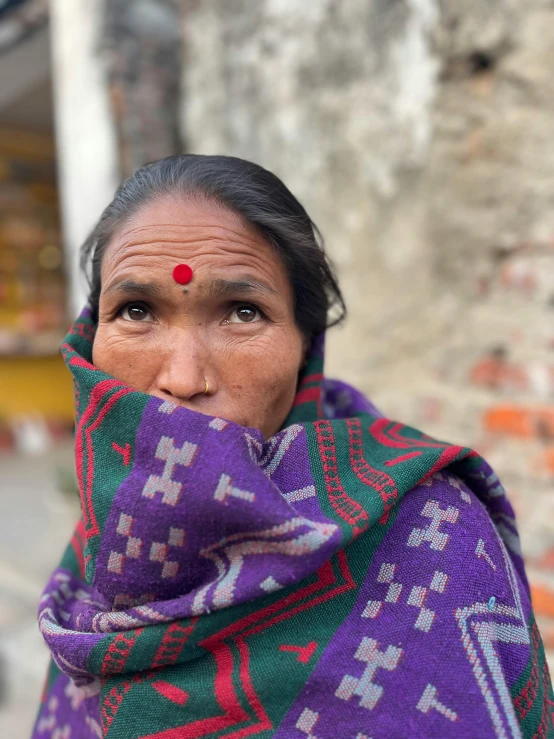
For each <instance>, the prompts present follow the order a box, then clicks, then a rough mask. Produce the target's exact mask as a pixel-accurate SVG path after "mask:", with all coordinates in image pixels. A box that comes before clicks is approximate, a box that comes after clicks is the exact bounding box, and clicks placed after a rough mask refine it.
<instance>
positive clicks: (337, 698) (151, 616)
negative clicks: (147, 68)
mask: <svg viewBox="0 0 554 739" xmlns="http://www.w3.org/2000/svg"><path fill="white" fill-rule="evenodd" d="M316 233H317V232H316V229H315V227H314V225H313V223H312V222H311V220H310V218H309V217H308V215H307V214H306V212H305V210H304V208H303V207H302V206H301V205H300V204H299V202H298V201H297V200H296V199H295V198H294V196H293V195H292V194H291V193H290V192H289V191H288V190H287V188H286V187H285V186H284V185H283V183H282V182H280V180H278V179H277V177H275V176H274V175H272V174H271V173H269V172H267V171H266V170H264V169H262V168H261V167H258V166H256V165H254V164H251V163H249V162H245V161H242V160H240V159H234V158H230V157H203V156H192V155H190V156H177V157H170V158H168V159H165V160H162V161H160V162H156V163H154V164H152V165H149V166H147V167H143V168H142V169H140V170H139V171H138V172H136V173H135V174H134V175H133V176H132V177H131V178H130V179H129V180H128V181H127V182H125V183H124V184H123V185H122V186H121V188H120V189H119V190H118V192H117V193H116V195H115V198H114V200H113V202H112V203H111V204H110V205H109V206H108V208H107V209H106V211H105V212H104V214H103V215H102V218H101V219H100V222H99V224H98V225H97V227H96V228H95V230H94V232H93V233H92V235H91V237H90V238H89V240H88V241H87V243H86V244H85V246H84V261H85V264H88V263H89V262H90V265H91V277H90V279H91V290H90V305H89V306H88V307H87V309H86V310H85V311H84V312H83V313H82V315H81V316H80V318H79V319H78V320H77V322H76V323H75V325H74V326H73V328H72V329H71V331H70V333H69V335H68V337H67V341H66V343H65V344H64V346H63V352H64V355H65V358H66V362H67V365H68V367H69V369H70V370H71V372H72V373H73V375H74V378H75V395H76V414H77V421H78V426H77V435H76V466H77V472H78V475H79V482H80V490H81V501H82V520H81V521H80V523H79V525H78V526H77V529H76V531H75V535H74V536H73V538H72V540H71V543H70V545H69V546H68V548H67V550H66V553H65V555H64V557H63V559H62V562H61V564H60V567H59V568H58V569H57V570H56V571H55V573H54V575H53V576H52V579H51V581H50V583H49V584H48V586H47V588H46V590H45V592H44V595H43V597H42V599H41V603H40V609H39V624H40V628H41V631H42V633H43V635H44V638H45V640H46V642H47V644H48V646H49V648H50V650H51V652H52V656H53V661H52V664H51V669H50V671H49V675H48V680H47V683H46V686H45V691H44V697H43V702H42V706H41V709H40V712H39V716H38V719H37V722H36V726H35V733H34V736H35V737H37V738H38V737H40V738H42V737H55V738H56V739H61V738H63V739H68V738H69V737H79V738H80V737H85V738H88V737H96V736H102V735H103V736H106V737H109V738H110V739H122V738H125V739H134V738H135V737H156V738H159V739H161V738H162V737H163V738H164V739H176V738H177V737H179V738H181V737H183V738H184V737H190V738H192V737H234V738H235V739H238V738H239V737H247V736H248V737H250V736H252V737H277V738H280V739H283V738H287V737H298V738H299V739H300V738H302V737H304V738H305V737H309V738H310V739H316V738H317V739H329V738H333V739H336V738H339V739H364V738H366V739H368V738H369V737H370V736H371V737H373V739H377V738H378V737H443V736H448V737H471V739H476V738H477V737H522V736H523V737H531V736H537V737H544V736H547V735H548V732H549V731H550V732H552V722H551V715H550V711H551V709H552V699H553V698H552V692H551V686H550V680H549V676H548V669H547V666H546V663H545V660H544V651H543V648H542V644H541V639H540V636H539V633H538V631H537V627H536V625H535V622H534V619H533V614H532V610H531V604H530V599H529V588H528V585H527V580H526V577H525V572H524V567H523V561H522V559H521V555H520V553H519V549H518V539H517V532H516V529H515V521H514V516H513V511H512V509H511V507H510V505H509V503H508V501H507V500H506V497H505V495H504V491H503V489H502V487H501V485H500V483H499V481H498V479H497V478H496V476H495V475H494V473H493V472H492V470H491V469H490V467H489V466H488V465H487V464H486V462H484V460H482V459H481V458H480V457H479V456H478V455H477V454H476V453H475V452H472V451H470V450H469V449H463V448H461V447H455V446H451V445H448V444H444V443H441V442H437V441H434V440H433V439H431V438H429V437H428V436H425V435H424V434H422V433H420V432H418V431H415V430H414V429H411V428H408V427H405V426H402V425H400V424H398V423H394V422H392V421H389V420H387V419H385V418H383V417H381V416H380V414H379V413H378V411H377V410H376V409H375V408H374V407H373V406H372V405H371V404H370V403H369V402H368V401H367V400H365V399H364V398H363V397H362V396H361V395H360V394H359V393H357V392H356V391H355V390H353V389H351V388H349V387H348V386H346V385H344V384H342V383H337V382H330V381H328V380H325V379H324V378H323V375H322V366H323V334H324V331H325V329H326V328H327V327H328V326H329V325H331V323H333V322H337V321H338V320H340V319H341V318H342V317H343V315H344V304H343V300H342V297H341V293H340V290H339V287H338V285H337V282H336V279H335V277H334V276H333V273H332V271H331V269H330V267H329V264H328V262H327V260H326V257H325V255H324V252H323V250H322V249H321V248H320V246H319V245H318V241H317V238H316Z"/></svg>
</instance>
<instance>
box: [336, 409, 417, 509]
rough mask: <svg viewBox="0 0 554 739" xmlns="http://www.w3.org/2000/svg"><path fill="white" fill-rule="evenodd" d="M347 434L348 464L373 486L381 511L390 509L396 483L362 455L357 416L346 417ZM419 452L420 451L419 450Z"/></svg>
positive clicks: (360, 427) (395, 493) (360, 433)
mask: <svg viewBox="0 0 554 739" xmlns="http://www.w3.org/2000/svg"><path fill="white" fill-rule="evenodd" d="M346 425H347V427H348V436H349V439H350V466H351V467H352V469H353V471H354V474H355V475H356V477H357V478H358V480H360V481H361V482H363V483H364V485H368V486H369V487H371V488H373V489H374V490H375V491H377V493H379V497H380V498H381V500H382V501H383V513H382V514H381V515H385V514H386V513H388V511H390V509H391V508H392V507H393V505H394V504H395V503H396V500H397V498H398V489H397V487H396V483H395V482H394V480H393V479H392V477H391V476H390V475H388V474H387V473H386V472H383V471H382V470H376V469H375V467H372V466H371V465H370V464H369V462H367V460H366V459H365V457H364V453H363V446H362V424H361V423H360V421H359V419H358V418H347V419H346ZM419 453H420V454H421V452H419Z"/></svg>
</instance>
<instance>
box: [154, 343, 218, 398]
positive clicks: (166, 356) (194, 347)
mask: <svg viewBox="0 0 554 739" xmlns="http://www.w3.org/2000/svg"><path fill="white" fill-rule="evenodd" d="M206 361H207V352H206V347H205V344H204V341H203V340H202V337H201V336H199V334H198V332H196V331H194V329H193V328H187V329H183V328H180V329H177V330H175V331H172V332H171V333H170V334H168V335H167V346H166V347H165V350H164V351H163V356H162V357H161V363H160V370H159V372H158V374H157V377H156V381H155V382H156V387H155V388H153V389H152V394H155V395H158V396H159V397H163V398H164V400H171V401H173V402H179V403H188V402H190V401H191V400H193V399H194V398H195V397H197V396H202V395H204V392H205V390H206V381H207V378H206ZM209 383H210V390H211V391H213V386H214V382H213V379H211V378H210V380H209ZM210 394H211V392H210Z"/></svg>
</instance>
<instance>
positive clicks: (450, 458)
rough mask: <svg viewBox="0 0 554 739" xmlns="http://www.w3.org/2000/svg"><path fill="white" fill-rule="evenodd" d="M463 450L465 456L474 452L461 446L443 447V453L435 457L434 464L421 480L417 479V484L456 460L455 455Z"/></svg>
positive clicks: (458, 454)
mask: <svg viewBox="0 0 554 739" xmlns="http://www.w3.org/2000/svg"><path fill="white" fill-rule="evenodd" d="M464 451H467V454H466V455H465V457H472V456H475V453H474V454H471V453H470V451H469V450H466V448H465V447H463V446H452V447H449V448H448V449H445V450H444V451H443V453H442V454H441V455H440V457H439V458H438V459H437V461H436V462H435V464H434V465H433V466H432V467H431V469H430V470H429V472H426V473H425V475H424V476H423V477H422V478H421V480H419V482H418V483H417V485H419V484H420V483H422V482H425V480H428V479H429V478H430V477H432V476H433V475H434V474H435V472H439V471H440V470H442V469H444V468H445V467H448V465H449V464H452V462H455V461H457V457H459V456H460V453H461V452H464ZM414 487H415V485H414Z"/></svg>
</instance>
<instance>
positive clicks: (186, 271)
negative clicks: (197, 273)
mask: <svg viewBox="0 0 554 739" xmlns="http://www.w3.org/2000/svg"><path fill="white" fill-rule="evenodd" d="M173 279H174V280H175V282H176V283H177V284H178V285H188V284H189V282H190V281H191V280H192V269H191V268H190V267H189V266H188V264H178V265H177V266H176V267H175V269H174V270H173Z"/></svg>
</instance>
